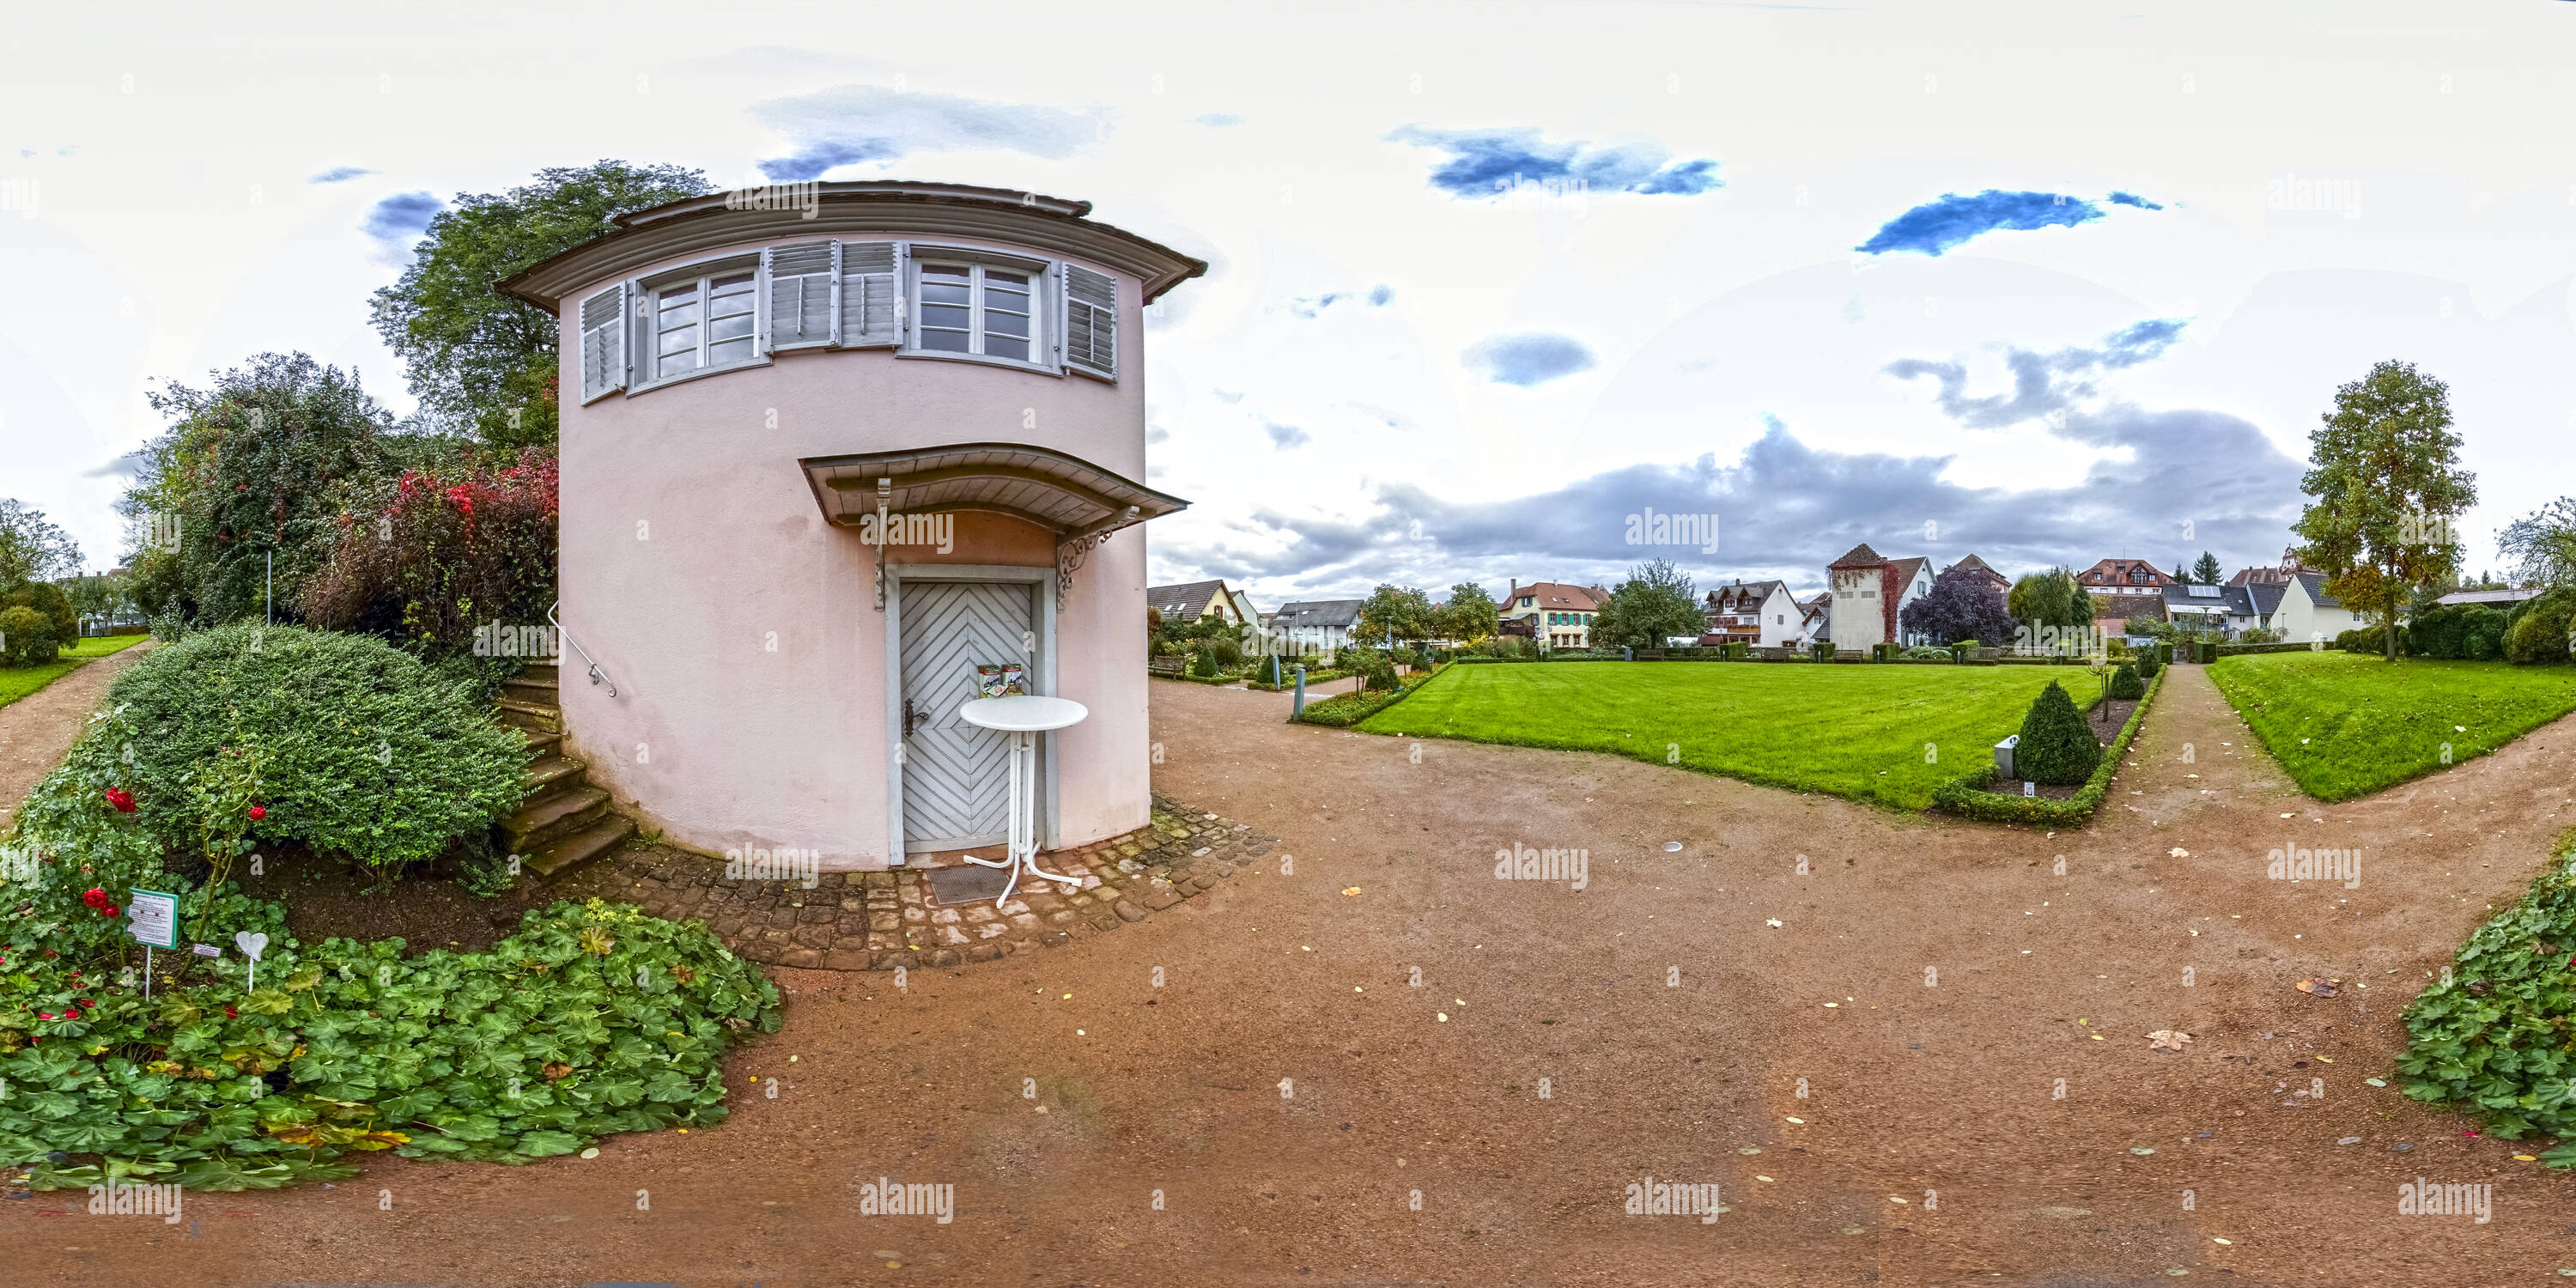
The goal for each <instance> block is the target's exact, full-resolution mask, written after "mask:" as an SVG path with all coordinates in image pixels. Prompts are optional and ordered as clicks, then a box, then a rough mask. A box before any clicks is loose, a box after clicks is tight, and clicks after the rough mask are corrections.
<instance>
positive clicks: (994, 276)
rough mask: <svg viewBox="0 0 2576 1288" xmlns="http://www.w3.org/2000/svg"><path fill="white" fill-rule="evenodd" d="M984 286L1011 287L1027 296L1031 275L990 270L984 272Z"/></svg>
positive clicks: (996, 269) (995, 269)
mask: <svg viewBox="0 0 2576 1288" xmlns="http://www.w3.org/2000/svg"><path fill="white" fill-rule="evenodd" d="M984 284H985V285H986V286H992V287H1009V288H1011V289H1014V290H1017V291H1019V292H1021V293H1022V294H1026V293H1027V292H1028V289H1029V275H1028V274H1026V273H1005V272H1003V271H1002V270H1000V269H998V268H988V269H985V270H984Z"/></svg>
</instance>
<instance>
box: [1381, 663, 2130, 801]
mask: <svg viewBox="0 0 2576 1288" xmlns="http://www.w3.org/2000/svg"><path fill="white" fill-rule="evenodd" d="M2050 680H2058V681H2060V682H2063V683H2064V684H2065V685H2066V688H2067V692H2068V693H2069V694H2070V695H2072V696H2073V697H2074V699H2075V701H2076V703H2077V704H2078V705H2079V706H2082V705H2089V704H2090V703H2091V702H2092V701H2093V700H2094V699H2095V698H2097V697H2099V696H2100V695H2101V691H2102V690H2101V681H2100V680H2098V679H2096V678H2095V677H2094V676H2093V675H2092V673H2091V672H2089V671H2086V670H2084V669H2082V668H2078V667H2043V666H1873V665H1859V666H1829V665H1799V664H1782V663H1744V662H1640V663H1635V664H1628V663H1619V662H1556V663H1549V662H1532V663H1506V664H1499V665H1483V666H1478V665H1468V666H1452V667H1450V668H1449V669H1448V670H1446V671H1444V672H1442V673H1441V675H1440V676H1439V677H1438V678H1436V679H1434V680H1433V681H1432V682H1431V683H1430V684H1429V685H1427V686H1425V687H1424V688H1423V690H1422V692H1420V693H1417V694H1415V695H1413V696H1412V697H1410V698H1407V699H1406V700H1404V701H1403V702H1400V703H1397V704H1396V705H1395V706H1392V707H1389V708H1387V709H1386V710H1384V711H1381V712H1379V713H1377V714H1376V715H1373V716H1371V717H1369V718H1368V719H1366V720H1364V721H1362V722H1360V724H1359V725H1358V728H1359V729H1361V730H1362V731H1364V732H1367V733H1387V734H1392V733H1402V734H1407V735H1415V736H1427V737H1435V738H1461V739H1465V740H1467V741H1470V742H1499V743H1510V744H1513V745H1515V746H1522V747H1556V748H1562V749H1565V750H1569V751H1606V752H1610V753H1612V754H1614V755H1621V756H1628V757H1631V758H1633V759H1637V760H1644V761H1651V762H1653V763H1655V764H1668V763H1674V764H1679V765H1681V766H1683V767H1684V768H1688V769H1696V770H1700V771H1702V772H1705V773H1711V774H1722V775H1724V776H1726V777H1728V778H1741V779H1743V780H1745V781H1746V782H1753V783H1764V784H1768V785H1770V786H1774V787H1789V788H1795V789H1798V790H1800V791H1813V792H1826V793H1830V794H1832V795H1835V796H1844V797H1849V798H1851V799H1853V800H1859V801H1868V802H1872V803H1875V804H1883V805H1889V806H1893V807H1896V808H1899V809H1907V810H1919V809H1925V808H1928V807H1929V806H1930V805H1931V804H1932V790H1933V789H1934V788H1935V787H1938V786H1940V785H1941V784H1942V783H1943V782H1944V781H1946V780H1948V779H1951V778H1956V777H1958V776H1959V775H1961V774H1964V773H1966V772H1968V771H1969V770H1971V769H1974V768H1976V767H1977V766H1979V765H1983V764H1989V763H1991V762H1992V757H1993V747H1994V745H1995V744H1996V743H1998V742H2000V741H2002V740H2003V739H2004V738H2005V737H2006V736H2008V735H2010V734H2013V733H2017V732H2019V731H2020V729H2021V719H2022V715H2023V713H2024V712H2026V711H2028V710H2029V709H2030V703H2031V700H2032V699H2033V698H2036V697H2038V696H2039V692H2040V690H2042V689H2045V688H2047V687H2048V682H2049V681H2050ZM1925 743H1930V744H1932V746H1933V748H1934V749H1935V751H1936V752H1937V755H1938V757H1939V758H1938V760H1937V761H1935V762H1933V763H1926V762H1925V759H1924V757H1925V751H1924V744H1925ZM1675 744H1678V747H1679V759H1678V760H1673V759H1671V757H1672V755H1673V747H1674V745H1675Z"/></svg>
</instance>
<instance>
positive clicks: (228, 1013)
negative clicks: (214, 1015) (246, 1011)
mask: <svg viewBox="0 0 2576 1288" xmlns="http://www.w3.org/2000/svg"><path fill="white" fill-rule="evenodd" d="M224 1018H225V1019H227V1020H238V1019H240V1018H241V1012H239V1011H236V1010H234V1009H233V1008H231V1007H229V1006H227V1007H225V1008H224Z"/></svg>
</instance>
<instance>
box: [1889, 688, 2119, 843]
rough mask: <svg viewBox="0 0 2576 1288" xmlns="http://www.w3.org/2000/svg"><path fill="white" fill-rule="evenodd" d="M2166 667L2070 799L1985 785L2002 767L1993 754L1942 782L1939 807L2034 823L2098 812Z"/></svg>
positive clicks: (1936, 796)
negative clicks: (1996, 789) (2003, 790)
mask: <svg viewBox="0 0 2576 1288" xmlns="http://www.w3.org/2000/svg"><path fill="white" fill-rule="evenodd" d="M2164 682H2165V672H2164V671H2162V670H2159V671H2157V672H2156V678H2155V679H2153V680H2150V681H2148V682H2147V693H2146V696H2145V697H2143V698H2141V699H2139V700H2138V705H2137V708H2136V709H2135V710H2133V711H2131V712H2130V713H2129V718H2128V719H2127V720H2126V721H2124V722H2123V723H2122V724H2121V725H2120V732H2119V734H2118V735H2117V736H2115V737H2113V738H2112V739H2111V743H2110V745H2109V746H2107V747H2104V748H2103V749H2102V763H2101V764H2099V765H2097V766H2095V767H2094V769H2093V776H2092V777H2091V778H2089V779H2086V780H2085V783H2084V786H2083V787H2082V788H2080V789H2078V790H2077V791H2076V793H2075V794H2074V795H2073V796H2070V797H2068V798H2066V799H2065V800H2051V799H2049V798H2047V797H2044V796H2006V795H2003V794H2002V793H1999V792H1991V791H1987V790H1986V789H1987V788H1988V787H1990V786H1993V785H1994V782H1995V780H1996V779H1997V778H1999V777H2001V776H2002V773H2003V771H2002V770H2000V769H1998V768H1996V767H1995V764H1994V762H1993V761H1992V760H1989V761H1987V762H1986V763H1985V764H1984V765H1981V766H1979V767H1978V768H1976V769H1974V770H1971V771H1969V772H1968V773H1965V774H1962V775H1960V776H1959V777H1957V778H1953V779H1951V780H1950V781H1949V782H1947V783H1944V784H1942V785H1941V786H1940V787H1939V788H1938V789H1936V790H1934V792H1933V793H1932V805H1933V808H1935V809H1940V810H1944V811H1947V812H1949V813H1952V814H1958V815H1961V816H1963V817H1967V818H1975V819H1983V820H1985V821H1986V822H1989V823H2031V824H2038V825H2043V826H2047V827H2074V826H2077V825H2080V824H2083V823H2086V822H2090V821H2091V820H2092V818H2093V814H2094V811H2096V810H2098V809H2100V808H2101V807H2102V798H2103V797H2104V796H2107V795H2109V794H2110V791H2111V779H2112V778H2113V777H2114V776H2115V775H2116V774H2117V773H2118V771H2119V768H2120V757H2121V756H2122V755H2124V754H2125V753H2126V752H2127V751H2128V750H2129V741H2130V739H2132V738H2135V737H2137V735H2138V726H2139V725H2140V724H2142V723H2144V722H2145V721H2146V718H2147V708H2148V707H2149V706H2152V705H2154V703H2155V700H2156V691H2157V690H2158V689H2161V688H2162V687H2164Z"/></svg>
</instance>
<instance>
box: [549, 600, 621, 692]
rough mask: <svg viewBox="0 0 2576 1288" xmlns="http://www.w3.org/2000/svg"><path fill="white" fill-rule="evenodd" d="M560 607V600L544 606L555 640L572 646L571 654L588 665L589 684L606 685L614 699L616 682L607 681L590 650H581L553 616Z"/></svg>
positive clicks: (561, 602)
mask: <svg viewBox="0 0 2576 1288" xmlns="http://www.w3.org/2000/svg"><path fill="white" fill-rule="evenodd" d="M561 607H563V601H562V600H560V599H558V600H556V601H555V602H554V603H552V604H549V605H547V606H546V620H547V621H548V622H550V623H552V624H553V625H554V628H555V638H557V639H560V640H562V641H563V642H564V643H566V644H570V645H572V651H573V652H575V653H579V654H581V660H582V661H585V662H588V663H590V682H591V683H593V684H605V685H607V686H608V696H610V697H612V698H613V697H616V696H617V682H616V681H614V680H611V679H609V678H608V673H607V672H606V671H602V670H600V669H599V659H598V658H595V657H592V656H591V655H590V650H589V649H586V648H583V647H582V646H581V641H579V640H577V639H574V638H573V637H572V632H571V631H568V630H565V629H564V626H563V622H562V620H561V619H559V618H557V617H556V616H555V610H556V609H558V608H561Z"/></svg>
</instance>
